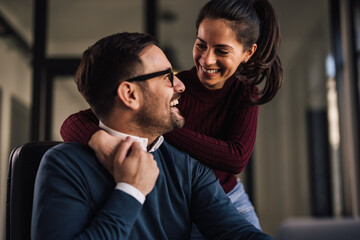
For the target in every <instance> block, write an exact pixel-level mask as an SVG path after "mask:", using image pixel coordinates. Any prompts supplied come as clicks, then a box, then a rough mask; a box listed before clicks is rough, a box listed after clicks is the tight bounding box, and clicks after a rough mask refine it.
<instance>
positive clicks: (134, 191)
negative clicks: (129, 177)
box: [115, 182, 145, 204]
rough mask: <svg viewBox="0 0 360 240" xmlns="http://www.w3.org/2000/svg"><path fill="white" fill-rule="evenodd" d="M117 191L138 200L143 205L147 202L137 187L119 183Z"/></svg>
mask: <svg viewBox="0 0 360 240" xmlns="http://www.w3.org/2000/svg"><path fill="white" fill-rule="evenodd" d="M115 189H118V190H121V191H123V192H125V193H127V194H129V195H130V196H132V197H134V198H135V199H136V200H138V201H139V202H140V203H141V204H144V202H145V196H144V194H142V192H140V191H139V190H138V189H137V188H136V187H134V186H132V185H130V184H128V183H125V182H119V183H117V184H116V187H115Z"/></svg>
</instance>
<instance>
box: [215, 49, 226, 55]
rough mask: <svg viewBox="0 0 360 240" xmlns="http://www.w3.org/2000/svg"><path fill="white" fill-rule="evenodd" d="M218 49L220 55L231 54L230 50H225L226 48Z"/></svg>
mask: <svg viewBox="0 0 360 240" xmlns="http://www.w3.org/2000/svg"><path fill="white" fill-rule="evenodd" d="M216 51H217V53H218V54H220V55H227V54H229V52H227V51H224V50H221V49H217V50H216Z"/></svg>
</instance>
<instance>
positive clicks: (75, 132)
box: [60, 108, 100, 145]
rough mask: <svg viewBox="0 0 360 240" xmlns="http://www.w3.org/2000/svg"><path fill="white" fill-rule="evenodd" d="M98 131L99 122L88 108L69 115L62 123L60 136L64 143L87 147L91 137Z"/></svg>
mask: <svg viewBox="0 0 360 240" xmlns="http://www.w3.org/2000/svg"><path fill="white" fill-rule="evenodd" d="M98 130H100V127H99V120H98V119H97V117H96V116H95V114H94V113H93V112H92V111H91V109H90V108H89V109H86V110H82V111H80V112H77V113H74V114H72V115H70V116H69V117H68V118H67V119H66V120H65V121H64V122H63V124H62V126H61V129H60V134H61V137H62V138H63V140H64V141H65V142H78V143H81V144H82V145H87V144H88V142H89V140H90V138H91V136H92V135H93V134H94V133H95V132H96V131H98Z"/></svg>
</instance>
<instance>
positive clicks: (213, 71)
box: [202, 68, 220, 73]
mask: <svg viewBox="0 0 360 240" xmlns="http://www.w3.org/2000/svg"><path fill="white" fill-rule="evenodd" d="M202 70H203V71H204V72H206V73H217V72H218V71H220V70H219V69H205V68H202Z"/></svg>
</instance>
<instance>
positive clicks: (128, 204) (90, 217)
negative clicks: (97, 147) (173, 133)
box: [32, 141, 157, 240]
mask: <svg viewBox="0 0 360 240" xmlns="http://www.w3.org/2000/svg"><path fill="white" fill-rule="evenodd" d="M124 145H126V146H125V147H124ZM131 145H132V144H130V143H129V142H126V141H125V144H122V145H120V149H119V152H124V153H119V154H117V157H118V158H121V157H122V156H123V157H124V158H123V159H117V160H118V161H115V162H117V163H116V164H118V165H119V166H120V165H122V166H123V167H124V168H126V169H127V172H125V173H124V174H125V175H124V176H127V177H128V179H131V180H133V178H134V177H135V178H136V184H138V185H137V186H136V187H137V188H138V189H139V190H140V191H142V193H143V194H144V195H145V196H146V194H147V193H148V192H149V191H151V189H152V188H153V184H154V183H155V181H156V177H157V175H156V176H155V177H154V178H155V180H154V179H150V180H149V179H146V177H149V176H146V177H144V178H141V174H142V173H141V174H140V175H139V174H137V170H136V169H135V168H133V167H132V166H130V168H129V167H128V166H127V165H128V164H129V163H131V164H134V162H136V164H137V165H139V166H142V168H148V167H149V163H150V165H152V166H153V163H152V162H151V159H150V160H149V159H147V156H148V155H146V154H143V153H141V152H139V151H137V150H136V151H131V153H130V154H129V155H128V156H126V153H127V152H128V150H129V149H130V146H131ZM79 146H80V145H78V146H77V147H78V148H77V150H75V151H73V147H74V144H68V145H65V146H64V145H63V146H61V148H60V149H59V148H57V147H56V148H55V149H52V150H50V151H49V152H48V153H46V155H45V156H44V159H43V160H42V162H41V165H40V168H39V172H38V175H37V179H36V183H35V191H34V204H33V216H32V239H55V240H56V239H127V238H128V237H129V235H130V232H131V230H132V227H133V224H134V223H135V221H136V218H137V216H138V214H139V212H140V210H141V208H142V204H141V203H140V202H138V201H137V200H136V199H135V198H133V197H132V196H130V195H129V194H127V193H125V192H123V191H120V190H115V189H114V182H113V180H112V178H111V177H110V175H109V174H108V173H107V172H106V170H105V169H104V168H102V167H101V165H100V164H99V163H98V162H97V161H93V160H92V159H93V158H94V155H93V154H92V153H91V152H89V151H79V150H78V149H79ZM121 146H123V148H122V149H121ZM82 149H84V147H82ZM141 154H143V155H142V156H140V155H141ZM125 156H126V157H125ZM128 160H131V161H128ZM147 160H149V161H147ZM152 161H154V160H152ZM95 163H96V164H95ZM144 165H145V166H144ZM119 166H118V167H115V169H116V168H121V167H119ZM155 172H156V171H155ZM128 174H130V175H131V177H129V175H128ZM120 180H122V179H120ZM124 182H126V181H124ZM149 182H150V183H149ZM126 183H127V182H126ZM130 184H131V183H130ZM144 185H145V186H144ZM151 185H152V186H151ZM143 189H146V190H145V191H143Z"/></svg>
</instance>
